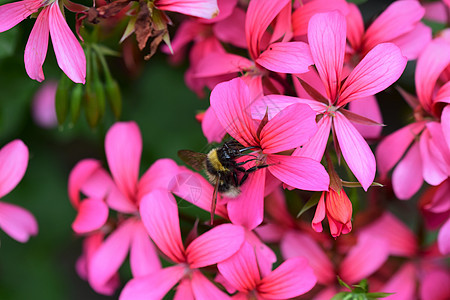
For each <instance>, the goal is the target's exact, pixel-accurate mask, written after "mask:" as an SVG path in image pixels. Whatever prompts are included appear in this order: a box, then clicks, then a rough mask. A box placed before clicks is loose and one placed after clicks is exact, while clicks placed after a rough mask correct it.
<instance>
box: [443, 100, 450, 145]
mask: <svg viewBox="0 0 450 300" xmlns="http://www.w3.org/2000/svg"><path fill="white" fill-rule="evenodd" d="M441 125H442V131H443V132H444V138H445V141H446V143H447V145H448V148H450V105H446V106H445V107H444V109H443V110H442V115H441Z"/></svg>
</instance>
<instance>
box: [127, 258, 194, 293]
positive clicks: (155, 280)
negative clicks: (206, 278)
mask: <svg viewBox="0 0 450 300" xmlns="http://www.w3.org/2000/svg"><path fill="white" fill-rule="evenodd" d="M184 273H185V267H184V266H180V265H176V266H173V267H168V268H164V269H161V270H158V271H155V272H153V273H152V274H150V275H146V276H143V277H136V278H134V279H131V280H130V281H128V283H127V284H126V285H125V287H124V288H123V290H122V293H121V294H120V297H119V299H120V300H149V299H155V300H156V299H162V298H163V297H164V295H166V294H167V293H168V292H169V291H170V289H171V288H172V287H173V286H174V285H175V284H176V283H177V282H178V281H180V279H181V278H182V277H183V275H184Z"/></svg>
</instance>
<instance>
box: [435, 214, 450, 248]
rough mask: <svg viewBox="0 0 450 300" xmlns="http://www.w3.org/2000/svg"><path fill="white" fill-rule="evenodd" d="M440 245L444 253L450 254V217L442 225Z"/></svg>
mask: <svg viewBox="0 0 450 300" xmlns="http://www.w3.org/2000/svg"><path fill="white" fill-rule="evenodd" d="M437 240H438V246H439V251H440V252H441V253H442V255H448V254H450V218H449V219H448V220H447V222H445V224H444V225H443V226H442V227H441V229H440V230H439V234H438V238H437Z"/></svg>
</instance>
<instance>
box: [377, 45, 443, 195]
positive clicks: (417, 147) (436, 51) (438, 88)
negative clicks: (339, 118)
mask: <svg viewBox="0 0 450 300" xmlns="http://www.w3.org/2000/svg"><path fill="white" fill-rule="evenodd" d="M449 53H450V43H449V41H447V40H445V39H444V38H442V37H439V38H436V39H435V40H433V41H432V42H431V43H430V44H429V45H428V46H427V47H426V48H425V50H424V51H423V52H422V54H421V55H420V57H419V59H418V61H417V67H416V74H415V82H416V90H417V98H415V97H413V96H411V95H409V94H407V93H406V92H403V95H404V98H405V99H406V101H407V102H408V103H409V104H410V106H411V107H412V108H413V109H414V117H415V119H416V121H415V122H414V123H412V124H409V125H407V126H405V127H404V128H402V129H400V130H397V131H396V132H394V133H392V134H391V135H389V136H388V137H386V138H385V139H384V140H383V141H382V142H381V143H380V144H379V145H378V148H377V151H376V153H377V159H378V167H379V170H380V173H381V175H382V176H385V175H386V174H387V172H389V170H390V169H392V168H393V167H394V166H395V165H396V164H397V163H398V164H397V166H396V167H395V169H394V172H393V173H392V186H393V189H394V192H395V195H396V196H397V197H398V198H399V199H409V198H411V197H412V196H413V195H414V194H415V193H416V192H417V191H418V190H419V188H420V187H421V186H422V183H423V181H424V180H425V181H426V182H427V183H429V184H430V185H439V184H440V183H442V182H443V181H444V180H446V179H447V178H448V177H449V175H450V158H449V157H450V135H449V132H450V122H449V121H448V120H449V119H450V105H448V103H450V100H449V99H450V96H449V92H450V89H449V88H448V87H449V85H448V75H447V72H448V71H447V70H446V68H447V67H448V65H449V63H450V54H449ZM439 78H441V79H442V82H443V83H444V84H442V83H441V81H440V80H438V79H439ZM411 170H414V171H413V172H412V171H411Z"/></svg>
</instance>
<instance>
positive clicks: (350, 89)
mask: <svg viewBox="0 0 450 300" xmlns="http://www.w3.org/2000/svg"><path fill="white" fill-rule="evenodd" d="M346 27H347V25H346V21H345V18H344V16H342V15H341V14H340V13H339V12H336V11H334V12H329V13H320V14H316V15H314V16H313V17H312V18H311V20H310V22H309V27H308V41H309V46H310V48H311V54H312V58H313V61H314V64H315V66H316V68H317V71H318V73H319V77H320V79H321V81H322V84H323V85H324V87H325V91H326V96H324V95H321V94H320V92H317V91H316V93H315V98H314V100H311V99H301V98H295V97H288V96H283V95H268V96H266V97H264V98H261V99H260V100H258V101H259V102H260V103H262V105H264V106H266V105H267V106H269V110H272V115H275V116H276V114H277V112H278V111H279V110H281V109H283V108H284V107H286V106H288V105H292V104H293V103H305V104H308V105H310V107H311V108H312V109H314V110H315V111H316V112H317V114H318V115H320V117H321V118H320V120H319V122H318V127H319V128H318V130H317V133H316V134H315V135H314V137H313V138H312V139H311V140H310V141H309V142H308V143H307V144H305V145H304V146H303V147H301V148H297V150H296V151H295V152H294V154H293V155H294V156H302V157H305V156H306V157H311V158H313V159H316V160H319V161H320V160H321V159H322V156H323V154H324V152H325V147H326V145H327V141H328V137H329V135H330V130H331V129H332V130H333V133H334V137H335V140H334V143H335V148H336V149H337V150H338V152H341V153H342V155H343V156H344V159H345V161H346V162H347V165H348V166H349V168H350V170H351V171H352V172H353V174H354V175H355V177H356V178H357V179H358V181H359V182H360V183H361V185H362V187H363V188H364V190H367V189H368V188H369V186H370V185H371V184H372V182H373V179H374V177H375V171H376V163H375V157H374V155H373V153H372V151H371V150H370V148H369V146H368V144H367V142H366V141H365V140H364V138H363V137H362V136H361V134H360V133H359V132H358V131H357V130H356V128H355V127H354V126H353V124H352V123H351V122H350V121H357V122H362V123H366V124H372V125H375V124H376V122H374V121H371V120H368V119H366V118H364V117H361V116H358V115H356V114H354V113H351V112H349V111H348V110H346V109H344V106H345V105H346V104H348V103H350V102H352V101H355V100H358V99H361V98H365V97H368V96H371V95H374V94H376V93H378V92H380V91H382V90H384V89H386V88H387V87H389V86H390V85H391V84H392V83H394V82H395V81H396V80H397V79H398V78H399V77H400V75H401V74H402V73H403V70H404V69H405V66H406V58H405V57H404V56H403V55H402V54H401V52H400V49H399V48H398V47H397V46H395V45H394V44H392V43H382V44H378V45H377V46H375V47H374V48H373V49H372V50H370V51H369V53H367V55H366V56H365V57H364V58H363V59H362V60H361V62H360V63H359V64H358V65H357V66H356V67H355V68H354V69H353V70H352V71H351V72H350V74H349V75H348V76H347V77H345V76H344V72H343V66H344V56H345V47H346V34H345V33H346ZM255 105H259V104H255ZM338 154H339V153H338Z"/></svg>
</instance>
